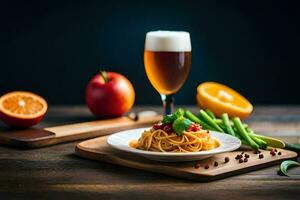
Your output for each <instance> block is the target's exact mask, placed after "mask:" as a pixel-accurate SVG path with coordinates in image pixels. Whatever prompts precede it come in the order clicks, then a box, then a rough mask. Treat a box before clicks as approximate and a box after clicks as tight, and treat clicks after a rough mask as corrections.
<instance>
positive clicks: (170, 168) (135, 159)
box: [75, 137, 297, 182]
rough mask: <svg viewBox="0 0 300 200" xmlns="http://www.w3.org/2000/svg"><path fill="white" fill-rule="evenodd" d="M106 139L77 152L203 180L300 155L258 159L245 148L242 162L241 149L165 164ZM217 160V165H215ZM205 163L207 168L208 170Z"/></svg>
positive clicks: (284, 152)
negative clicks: (115, 147)
mask: <svg viewBox="0 0 300 200" xmlns="http://www.w3.org/2000/svg"><path fill="white" fill-rule="evenodd" d="M106 141H107V137H99V138H95V139H91V140H87V141H84V142H81V143H79V144H78V145H77V146H76V148H75V152H76V154H77V155H79V156H81V157H84V158H88V159H93V160H98V161H102V162H108V163H112V164H116V165H122V166H126V167H130V168H135V169H140V170H145V171H151V172H156V173H162V174H167V175H171V176H176V177H181V178H185V179H192V180H197V181H203V182H207V181H212V180H216V179H221V178H225V177H228V176H232V175H236V174H241V173H245V172H249V171H253V170H257V169H261V168H265V167H268V166H271V165H274V164H277V163H280V162H281V160H284V159H291V158H295V157H297V153H295V152H293V151H288V150H284V149H280V150H279V151H280V152H281V155H278V154H277V155H275V156H272V155H271V154H270V152H269V151H266V150H261V154H263V158H259V155H258V154H255V153H254V152H253V151H251V150H244V153H243V155H245V154H246V153H247V154H248V155H249V156H250V157H249V158H248V161H247V162H243V163H239V160H236V159H235V157H236V156H237V155H240V154H241V153H242V151H241V150H238V151H234V152H227V153H222V154H218V155H215V156H213V157H211V158H209V159H206V160H202V161H198V162H183V163H164V162H156V161H152V160H148V159H146V158H143V157H139V156H136V155H133V154H128V153H124V152H119V151H116V150H113V149H112V148H111V147H109V146H108V144H107V142H106ZM225 157H228V158H229V162H225ZM215 162H217V163H218V166H215V165H214V163H215ZM196 163H199V166H200V167H199V168H195V164H196ZM206 165H208V167H209V168H208V169H205V166H206ZM274 173H275V172H274Z"/></svg>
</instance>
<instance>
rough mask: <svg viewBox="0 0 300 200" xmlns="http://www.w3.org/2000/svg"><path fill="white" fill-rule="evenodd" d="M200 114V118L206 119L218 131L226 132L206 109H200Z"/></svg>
mask: <svg viewBox="0 0 300 200" xmlns="http://www.w3.org/2000/svg"><path fill="white" fill-rule="evenodd" d="M199 116H200V119H202V120H203V121H205V122H206V123H207V124H208V125H210V126H211V127H213V128H215V129H216V130H217V131H220V132H222V133H224V131H223V130H222V129H221V127H220V126H219V125H218V124H217V123H215V122H214V120H213V119H212V118H211V117H210V116H209V115H208V114H207V113H206V112H205V111H204V110H200V112H199Z"/></svg>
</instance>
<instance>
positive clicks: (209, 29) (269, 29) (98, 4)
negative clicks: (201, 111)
mask: <svg viewBox="0 0 300 200" xmlns="http://www.w3.org/2000/svg"><path fill="white" fill-rule="evenodd" d="M0 13H1V14H0V15H1V35H0V36H1V37H0V42H1V52H0V53H1V59H0V68H1V74H0V93H1V94H3V93H5V92H7V91H10V90H31V91H34V92H37V93H39V94H41V95H43V96H44V97H45V98H46V99H47V100H48V101H49V103H51V104H80V103H84V88H85V85H86V83H87V82H88V80H89V79H90V78H91V77H92V76H93V75H94V74H95V73H97V72H98V70H100V69H106V70H109V71H117V72H120V73H122V74H124V75H125V76H127V77H128V78H129V79H130V80H131V81H132V83H133V84H134V87H135V90H136V103H137V104H158V103H160V98H159V96H158V95H157V94H156V92H155V91H154V89H153V88H152V86H151V85H150V83H149V82H148V80H147V77H146V75H145V72H144V67H143V46H144V37H145V34H146V32H147V31H150V30H157V29H168V30H185V31H189V32H190V34H191V38H192V48H193V59H192V69H191V72H190V75H189V78H188V80H187V81H186V83H185V85H184V87H183V88H182V89H181V90H180V92H179V93H178V94H177V95H176V103H178V104H194V103H195V98H194V96H195V89H196V86H197V85H198V84H199V83H201V82H204V81H218V82H222V83H225V84H228V85H229V86H231V87H233V88H235V89H236V90H238V91H240V92H241V93H242V94H244V95H245V96H247V97H248V98H249V99H250V100H251V101H252V102H253V103H255V104H259V103H263V104H267V103H270V104H296V103H300V93H299V88H298V87H299V85H300V84H299V81H298V79H299V69H298V68H299V64H300V62H299V59H298V57H299V28H298V27H299V16H298V6H297V5H296V1H271V0H270V1H259V0H257V1H238V0H236V1H221V0H220V1H192V0H180V1H163V0H160V1H153V0H140V1H128V0H127V1H121V0H111V1H14V0H12V1H7V2H6V3H3V2H1V5H0ZM171 73H172V72H171V71H170V74H171Z"/></svg>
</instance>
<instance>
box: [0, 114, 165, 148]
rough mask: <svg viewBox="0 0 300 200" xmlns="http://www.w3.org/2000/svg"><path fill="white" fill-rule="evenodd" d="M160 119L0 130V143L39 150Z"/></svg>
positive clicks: (114, 119) (109, 120) (108, 120)
mask: <svg viewBox="0 0 300 200" xmlns="http://www.w3.org/2000/svg"><path fill="white" fill-rule="evenodd" d="M161 119H162V116H161V115H156V116H147V117H145V116H140V117H138V118H137V120H133V119H131V118H128V117H125V116H124V117H118V118H112V119H102V120H94V121H89V122H81V123H74V124H68V125H60V126H53V127H48V128H40V129H39V128H30V129H7V128H2V130H0V143H1V144H3V145H8V146H13V147H19V148H28V149H30V148H40V147H44V146H49V145H53V144H59V143H63V142H69V141H76V140H79V139H87V138H93V137H98V136H104V135H108V134H111V133H114V132H116V131H121V130H126V129H131V128H139V127H144V126H150V125H152V124H153V123H155V122H158V121H159V120H161Z"/></svg>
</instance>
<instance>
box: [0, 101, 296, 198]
mask: <svg viewBox="0 0 300 200" xmlns="http://www.w3.org/2000/svg"><path fill="white" fill-rule="evenodd" d="M189 108H191V109H193V111H194V112H196V111H197V110H198V109H197V108H196V107H189ZM145 109H146V110H149V109H154V110H156V111H160V110H161V107H159V106H158V107H151V106H148V107H144V106H143V107H136V108H134V111H140V110H145ZM93 119H94V118H93V117H92V116H91V115H90V113H89V111H88V110H87V109H86V108H84V107H80V106H76V107H50V109H49V112H48V113H47V115H46V117H45V119H44V120H43V121H42V123H41V124H39V126H38V127H49V126H57V125H63V124H70V123H79V122H84V121H91V120H93ZM248 122H249V123H250V124H251V123H252V122H255V123H256V124H260V125H261V124H266V125H267V126H268V129H267V133H268V134H272V133H273V131H277V130H276V129H273V128H272V127H273V126H272V125H273V124H277V123H284V124H293V123H296V124H300V106H299V107H269V106H268V107H265V106H263V107H255V111H254V114H253V115H252V117H251V118H250V119H249V120H248ZM254 125H255V124H254ZM293 127H294V126H291V128H290V129H289V131H288V132H287V133H286V132H284V131H282V132H276V134H278V135H279V136H280V137H282V138H285V139H289V140H290V142H297V141H298V139H299V137H300V136H299V134H300V133H299V132H298V131H295V130H294V129H293ZM253 128H254V129H256V128H257V127H256V126H253ZM264 133H265V132H264ZM75 145H76V142H72V143H67V144H59V145H55V146H51V147H46V148H40V149H34V150H18V149H12V148H8V147H1V146H0V199H5V200H6V199H31V200H32V199H79V200H82V199H98V200H99V199H118V200H120V199H130V200H132V199H143V200H147V199H172V200H174V199H180V200H182V199H211V200H215V199H232V200H235V199H236V200H240V199H243V200H248V199H249V200H250V199H263V200H268V199H270V200H277V199H278V200H281V199H298V198H299V196H300V190H299V188H300V168H294V169H291V170H290V171H289V174H290V175H291V176H290V177H284V176H278V175H277V170H278V165H274V166H272V167H268V168H266V169H261V170H257V171H252V172H249V173H246V174H242V175H237V176H233V177H229V178H226V179H222V180H217V181H213V182H209V183H198V182H193V181H188V180H184V179H179V178H175V177H171V176H167V175H162V174H156V173H151V172H145V171H141V170H135V169H130V168H125V167H122V166H117V165H112V164H108V163H102V162H96V161H90V160H86V159H82V158H80V157H77V156H75V155H74V147H75Z"/></svg>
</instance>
